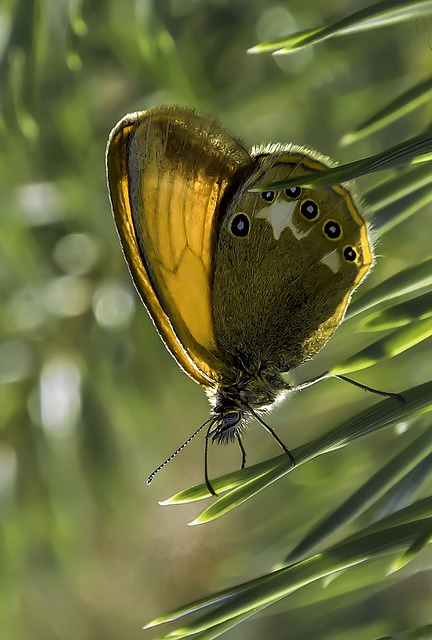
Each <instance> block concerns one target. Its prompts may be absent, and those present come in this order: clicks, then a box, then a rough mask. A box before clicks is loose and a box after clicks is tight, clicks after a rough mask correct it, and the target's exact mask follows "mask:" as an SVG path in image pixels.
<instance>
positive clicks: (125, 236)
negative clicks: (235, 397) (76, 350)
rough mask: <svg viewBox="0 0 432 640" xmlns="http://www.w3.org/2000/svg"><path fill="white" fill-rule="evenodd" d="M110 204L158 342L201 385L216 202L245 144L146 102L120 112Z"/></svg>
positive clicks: (207, 359) (240, 162)
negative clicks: (139, 107) (143, 107)
mask: <svg viewBox="0 0 432 640" xmlns="http://www.w3.org/2000/svg"><path fill="white" fill-rule="evenodd" d="M106 163H107V175H108V183H109V189H110V194H111V204H112V209H113V214H114V218H115V222H116V225H117V230H118V233H119V236H120V240H121V243H122V246H123V250H124V253H125V256H126V260H127V263H128V265H129V269H130V272H131V274H132V277H133V280H134V282H135V285H136V287H137V289H138V292H139V293H140V296H141V298H142V300H143V302H144V304H145V306H146V307H147V310H148V311H149V313H150V316H151V317H152V319H153V322H154V323H155V325H156V327H157V329H158V330H159V333H160V334H161V336H162V338H163V340H164V342H165V344H166V346H167V348H168V350H169V351H170V352H171V354H172V355H173V356H174V358H175V359H176V360H177V362H178V364H179V365H180V366H181V367H182V368H183V369H184V371H185V372H186V373H188V374H189V375H190V376H191V377H192V378H193V379H194V380H195V381H196V382H198V383H199V384H201V385H203V386H205V387H211V386H213V385H214V383H215V382H216V381H217V380H218V378H219V373H220V371H221V370H222V369H223V368H224V365H223V362H222V361H221V359H220V358H218V357H217V344H216V338H215V332H214V327H213V313H212V304H211V287H212V281H213V266H214V265H213V258H214V251H215V246H216V243H217V235H218V229H219V222H220V215H221V202H222V199H223V198H224V197H226V196H227V195H229V193H230V190H231V189H234V188H235V187H236V186H237V185H238V184H239V180H242V179H243V178H244V176H245V175H246V174H247V173H249V172H250V170H251V168H252V166H253V160H252V158H251V156H250V155H249V153H248V151H246V149H244V148H243V146H242V145H241V144H240V143H239V142H237V141H236V140H235V139H234V138H232V137H231V136H230V135H229V134H228V133H227V132H226V131H225V130H224V129H223V128H222V127H221V126H220V124H219V123H218V122H217V121H215V120H213V119H212V118H209V117H206V116H200V115H199V114H197V113H196V112H194V111H191V110H188V109H184V108H181V107H155V108H153V109H149V110H148V111H143V112H140V113H134V114H130V115H128V116H126V117H125V118H123V119H122V120H121V121H120V122H119V123H118V124H117V125H116V127H115V128H114V129H113V131H112V132H111V135H110V138H109V141H108V147H107V156H106Z"/></svg>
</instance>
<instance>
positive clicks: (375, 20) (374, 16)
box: [247, 0, 432, 54]
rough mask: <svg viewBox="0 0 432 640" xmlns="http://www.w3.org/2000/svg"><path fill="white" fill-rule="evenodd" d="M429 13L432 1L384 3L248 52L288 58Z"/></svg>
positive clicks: (254, 47)
mask: <svg viewBox="0 0 432 640" xmlns="http://www.w3.org/2000/svg"><path fill="white" fill-rule="evenodd" d="M429 12H432V2H431V1H430V0H417V1H416V0H411V1H407V0H399V1H398V0H384V1H382V2H376V3H375V4H373V5H371V6H369V7H365V8H364V9H362V10H361V11H356V12H355V13H353V14H351V15H349V16H347V17H346V18H343V19H342V20H338V21H337V22H333V23H332V24H329V25H325V26H323V27H318V28H315V29H310V30H307V31H301V32H297V33H294V34H292V35H290V36H287V37H286V38H278V39H277V40H271V41H269V42H261V43H259V44H256V45H254V46H253V47H251V48H250V49H248V51H247V52H248V53H265V52H269V51H275V52H277V53H278V54H287V53H291V52H292V51H296V50H297V49H300V48H302V47H305V46H308V45H313V44H317V43H319V42H323V41H324V40H328V39H329V38H332V37H335V36H341V35H346V34H348V33H350V32H357V31H361V30H364V29H371V28H377V27H384V26H388V25H389V24H394V23H395V22H400V21H403V20H410V19H412V18H415V17H416V16H419V15H424V14H425V13H429Z"/></svg>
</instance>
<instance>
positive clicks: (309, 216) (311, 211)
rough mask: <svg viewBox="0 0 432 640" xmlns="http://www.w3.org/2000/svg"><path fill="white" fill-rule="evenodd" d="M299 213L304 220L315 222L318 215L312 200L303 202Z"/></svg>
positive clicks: (316, 206) (316, 207)
mask: <svg viewBox="0 0 432 640" xmlns="http://www.w3.org/2000/svg"><path fill="white" fill-rule="evenodd" d="M300 213H301V214H302V216H303V218H306V220H315V218H317V217H318V214H319V209H318V205H317V203H316V202H314V201H313V200H305V201H304V202H302V203H301V205H300Z"/></svg>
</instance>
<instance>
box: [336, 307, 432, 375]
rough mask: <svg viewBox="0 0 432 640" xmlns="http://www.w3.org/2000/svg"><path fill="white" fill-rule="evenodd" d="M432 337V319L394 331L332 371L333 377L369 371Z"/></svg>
mask: <svg viewBox="0 0 432 640" xmlns="http://www.w3.org/2000/svg"><path fill="white" fill-rule="evenodd" d="M430 336H432V318H426V319H425V320H420V321H419V322H414V323H412V324H409V325H406V326H404V327H401V328H400V329H396V330H394V331H392V333H390V334H388V335H387V336H385V337H384V338H381V339H380V340H377V341H376V342H373V343H372V344H370V345H369V346H367V347H366V348H365V349H362V350H361V351H359V352H358V353H356V354H354V355H353V356H351V357H350V358H348V359H347V360H345V362H341V364H338V365H336V366H335V367H333V368H332V369H331V370H330V373H332V374H333V375H345V374H347V373H352V372H353V371H360V370H361V369H367V367H371V366H372V365H374V364H377V363H378V362H381V361H382V360H383V359H385V358H393V357H394V356H397V355H399V354H401V353H403V352H404V351H407V350H408V349H411V347H414V346H415V345H417V344H419V343H420V342H423V340H426V339H427V338H430Z"/></svg>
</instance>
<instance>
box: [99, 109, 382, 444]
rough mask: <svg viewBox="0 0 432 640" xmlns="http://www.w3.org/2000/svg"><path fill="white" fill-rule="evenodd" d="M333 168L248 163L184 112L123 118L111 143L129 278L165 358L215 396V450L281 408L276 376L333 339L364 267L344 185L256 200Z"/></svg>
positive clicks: (309, 155)
mask: <svg viewBox="0 0 432 640" xmlns="http://www.w3.org/2000/svg"><path fill="white" fill-rule="evenodd" d="M327 167H328V163H327V162H326V161H324V159H323V158H321V157H320V156H318V154H316V153H314V152H307V151H305V150H302V149H300V148H298V147H294V146H292V145H288V146H286V147H284V146H281V145H274V146H272V147H264V148H258V149H256V150H253V151H252V153H250V152H249V151H247V150H246V149H245V147H244V146H243V145H242V144H241V143H240V142H239V141H238V140H236V139H235V138H233V137H232V136H231V135H230V134H229V133H227V132H226V131H225V130H224V129H223V128H222V127H221V125H220V124H219V123H218V122H217V121H216V120H214V119H212V118H210V117H208V116H201V115H199V114H198V113H196V112H195V111H191V110H187V109H184V108H182V107H155V108H153V109H150V110H148V111H145V112H141V113H136V114H131V115H129V116H126V117H125V118H123V120H122V121H120V122H119V123H118V125H117V126H116V127H115V128H114V130H113V132H112V133H111V136H110V140H109V143H108V149H107V172H108V181H109V188H110V194H111V202H112V208H113V212H114V218H115V221H116V225H117V229H118V233H119V236H120V240H121V243H122V246H123V250H124V253H125V257H126V260H127V262H128V265H129V269H130V271H131V274H132V277H133V279H134V282H135V285H136V287H137V289H138V291H139V293H140V295H141V297H142V299H143V302H144V304H145V305H146V307H147V309H148V311H149V313H150V315H151V317H152V319H153V321H154V323H155V325H156V327H157V328H158V331H159V333H160V335H161V337H162V339H163V340H164V342H165V344H166V346H167V348H168V349H169V351H170V352H171V353H172V355H173V356H174V358H175V359H176V361H177V363H178V364H179V365H180V366H181V367H182V368H183V369H184V371H185V372H186V373H188V374H189V375H190V376H191V377H192V378H193V379H194V380H195V381H196V382H198V383H199V384H200V385H201V386H202V387H203V388H204V390H205V391H206V393H207V395H208V397H209V400H210V403H211V406H212V409H211V423H210V424H211V431H210V436H211V437H212V439H213V440H214V441H217V442H226V441H229V440H233V439H235V438H237V439H239V437H240V435H241V430H242V428H243V427H244V425H245V424H246V423H247V422H248V421H250V420H251V419H252V418H254V417H257V416H258V415H259V413H260V412H261V411H263V410H267V409H268V408H270V407H271V406H272V405H273V404H274V403H275V402H276V401H278V400H279V399H280V398H281V397H283V395H284V394H285V393H286V392H287V391H288V390H289V389H290V386H289V384H288V383H287V382H286V381H285V380H284V378H283V376H282V374H283V373H285V372H289V371H292V370H293V369H295V368H296V367H298V366H299V365H300V364H302V363H303V362H305V361H306V360H307V359H309V358H310V357H312V356H313V355H314V354H315V353H316V352H317V351H318V350H319V349H321V347H322V346H323V345H324V344H325V343H326V342H327V340H328V339H329V338H330V336H331V335H332V334H333V332H334V331H335V329H336V328H337V326H338V325H339V324H340V322H341V320H342V318H343V315H344V313H345V310H346V307H347V305H348V302H349V299H350V296H351V295H352V293H353V291H354V290H355V288H356V287H357V286H358V284H359V283H360V282H361V280H362V279H363V278H364V277H365V275H366V274H367V272H368V271H369V269H370V268H371V266H372V263H373V257H372V251H371V247H370V242H369V238H368V232H367V227H366V224H365V222H364V220H363V218H362V217H361V214H360V212H359V207H358V205H357V204H356V202H355V200H354V199H353V197H352V195H351V194H350V192H349V190H348V189H347V188H346V187H345V186H343V185H336V186H332V187H329V188H325V189H319V190H318V189H306V188H299V187H294V188H291V189H286V190H280V191H269V192H264V193H256V192H251V191H250V189H252V188H253V187H257V186H260V185H265V184H269V183H272V182H277V181H279V182H280V181H281V180H284V179H285V180H286V179H288V178H289V177H293V176H297V175H301V174H303V173H308V172H310V171H322V170H323V169H325V168H327Z"/></svg>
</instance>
